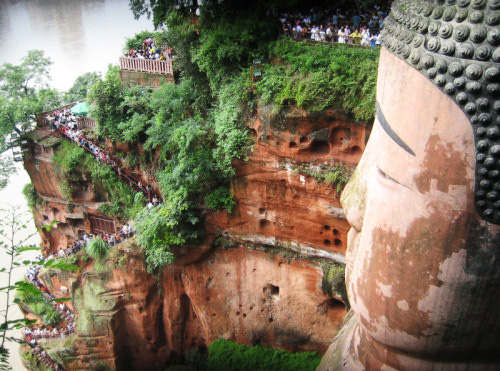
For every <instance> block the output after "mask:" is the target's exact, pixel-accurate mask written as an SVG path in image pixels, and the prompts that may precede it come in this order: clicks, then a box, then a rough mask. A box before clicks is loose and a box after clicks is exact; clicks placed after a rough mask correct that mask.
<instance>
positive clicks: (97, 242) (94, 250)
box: [85, 237, 108, 260]
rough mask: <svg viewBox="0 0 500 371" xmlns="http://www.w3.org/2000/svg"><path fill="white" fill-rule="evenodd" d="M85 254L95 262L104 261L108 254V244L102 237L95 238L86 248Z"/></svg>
mask: <svg viewBox="0 0 500 371" xmlns="http://www.w3.org/2000/svg"><path fill="white" fill-rule="evenodd" d="M85 252H86V253H87V254H89V255H90V256H91V257H92V259H94V260H103V259H104V258H105V257H106V255H107V254H108V244H107V243H106V242H104V240H103V239H102V238H101V237H97V238H94V239H92V240H90V241H89V242H88V243H87V245H86V246H85Z"/></svg>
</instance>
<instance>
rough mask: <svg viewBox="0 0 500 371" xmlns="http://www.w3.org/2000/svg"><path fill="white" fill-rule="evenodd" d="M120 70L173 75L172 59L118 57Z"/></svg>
mask: <svg viewBox="0 0 500 371" xmlns="http://www.w3.org/2000/svg"><path fill="white" fill-rule="evenodd" d="M120 70H127V71H135V72H147V73H157V74H163V75H173V68H172V59H171V58H166V59H164V60H159V59H155V60H153V59H142V58H131V57H120Z"/></svg>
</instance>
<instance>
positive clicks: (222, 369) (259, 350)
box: [189, 339, 321, 371]
mask: <svg viewBox="0 0 500 371" xmlns="http://www.w3.org/2000/svg"><path fill="white" fill-rule="evenodd" d="M189 360H191V361H193V362H192V363H193V364H192V366H194V367H196V368H197V369H203V370H209V371H259V370H262V371H264V370H266V371H268V370H276V371H278V370H283V371H307V370H311V371H312V370H315V369H316V367H317V366H318V364H319V362H320V360H321V355H319V354H317V353H290V352H286V351H284V350H277V349H272V348H266V347H263V346H260V345H255V346H252V347H249V346H246V345H242V344H238V343H235V342H233V341H230V340H224V339H219V340H216V341H214V342H213V343H211V344H210V345H209V346H208V356H207V358H206V361H205V362H206V363H205V364H203V360H202V359H200V357H199V356H193V355H191V356H190V357H189ZM190 365H191V364H190Z"/></svg>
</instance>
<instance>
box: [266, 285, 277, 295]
mask: <svg viewBox="0 0 500 371" xmlns="http://www.w3.org/2000/svg"><path fill="white" fill-rule="evenodd" d="M262 291H263V292H264V294H265V295H269V296H278V295H279V294H280V288H279V286H274V285H272V284H268V285H266V286H264V288H263V289H262Z"/></svg>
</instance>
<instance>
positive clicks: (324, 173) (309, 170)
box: [280, 162, 353, 193]
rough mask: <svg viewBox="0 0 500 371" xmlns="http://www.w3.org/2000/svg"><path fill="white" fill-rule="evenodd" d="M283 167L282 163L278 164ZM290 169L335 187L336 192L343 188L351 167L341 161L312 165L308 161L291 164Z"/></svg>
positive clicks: (350, 173) (351, 170)
mask: <svg viewBox="0 0 500 371" xmlns="http://www.w3.org/2000/svg"><path fill="white" fill-rule="evenodd" d="M280 167H282V168H284V167H285V165H284V164H280ZM290 167H291V169H292V171H294V172H296V173H299V174H304V175H307V176H310V177H312V178H314V179H316V180H317V181H318V182H320V183H326V184H329V185H331V186H332V187H335V190H336V192H337V193H340V191H341V190H342V189H343V188H344V186H345V185H346V184H347V182H348V181H349V179H350V177H351V175H352V172H353V169H351V168H348V167H346V166H345V165H344V164H342V163H341V162H337V163H334V164H333V165H324V164H321V165H314V164H310V163H299V164H292V165H291V166H290Z"/></svg>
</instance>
